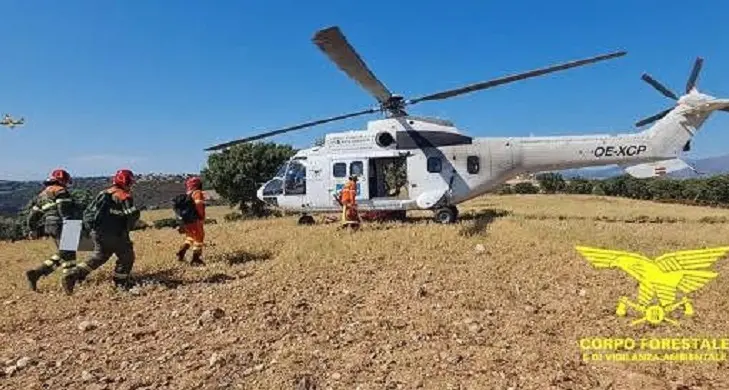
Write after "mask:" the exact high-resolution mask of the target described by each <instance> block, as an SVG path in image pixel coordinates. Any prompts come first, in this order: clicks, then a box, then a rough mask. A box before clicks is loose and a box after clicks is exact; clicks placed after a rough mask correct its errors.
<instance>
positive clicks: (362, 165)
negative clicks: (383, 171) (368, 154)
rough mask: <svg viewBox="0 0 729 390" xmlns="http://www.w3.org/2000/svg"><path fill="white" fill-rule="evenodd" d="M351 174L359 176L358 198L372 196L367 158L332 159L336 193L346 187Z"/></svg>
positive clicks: (363, 198)
mask: <svg viewBox="0 0 729 390" xmlns="http://www.w3.org/2000/svg"><path fill="white" fill-rule="evenodd" d="M349 176H357V198H356V199H357V200H366V199H369V198H370V194H369V167H368V159H366V158H354V157H353V158H341V157H340V158H336V159H332V178H331V180H332V184H333V186H334V188H333V190H334V193H338V192H339V191H341V190H342V188H343V187H344V183H346V182H347V180H348V179H349Z"/></svg>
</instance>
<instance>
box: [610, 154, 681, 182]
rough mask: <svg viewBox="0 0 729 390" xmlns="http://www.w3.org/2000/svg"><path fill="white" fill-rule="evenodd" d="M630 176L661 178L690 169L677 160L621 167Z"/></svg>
mask: <svg viewBox="0 0 729 390" xmlns="http://www.w3.org/2000/svg"><path fill="white" fill-rule="evenodd" d="M621 168H623V169H624V170H625V172H626V173H628V174H629V175H630V176H633V177H636V178H639V179H642V178H647V177H661V176H664V175H667V174H669V173H671V172H676V171H680V170H683V169H686V168H689V169H693V168H691V166H690V165H688V164H686V162H684V161H683V160H681V159H679V158H674V159H671V160H661V161H655V162H650V163H644V164H636V165H629V166H621Z"/></svg>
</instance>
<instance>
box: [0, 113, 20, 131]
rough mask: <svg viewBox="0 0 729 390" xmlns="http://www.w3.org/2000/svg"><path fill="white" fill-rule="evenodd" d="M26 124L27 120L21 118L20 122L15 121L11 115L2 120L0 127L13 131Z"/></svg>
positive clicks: (6, 115)
mask: <svg viewBox="0 0 729 390" xmlns="http://www.w3.org/2000/svg"><path fill="white" fill-rule="evenodd" d="M23 124H25V118H20V119H18V120H15V119H13V117H11V116H10V114H5V116H4V117H3V119H2V120H0V125H2V126H6V127H9V128H11V129H13V128H15V126H21V125H23Z"/></svg>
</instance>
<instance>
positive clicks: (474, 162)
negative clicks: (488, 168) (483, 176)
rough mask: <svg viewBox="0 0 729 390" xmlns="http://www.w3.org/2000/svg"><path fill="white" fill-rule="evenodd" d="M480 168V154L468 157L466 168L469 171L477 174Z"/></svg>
mask: <svg viewBox="0 0 729 390" xmlns="http://www.w3.org/2000/svg"><path fill="white" fill-rule="evenodd" d="M479 168H480V164H479V161H478V156H468V157H466V170H467V171H468V173H470V174H472V175H475V174H477V173H478V170H479Z"/></svg>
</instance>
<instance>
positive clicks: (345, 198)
mask: <svg viewBox="0 0 729 390" xmlns="http://www.w3.org/2000/svg"><path fill="white" fill-rule="evenodd" d="M356 198H357V176H354V175H353V176H350V177H349V180H348V181H347V183H345V184H344V188H342V191H341V192H340V194H339V203H341V204H342V227H352V228H354V229H356V228H359V224H360V222H361V221H360V218H359V213H358V212H357V199H356Z"/></svg>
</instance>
